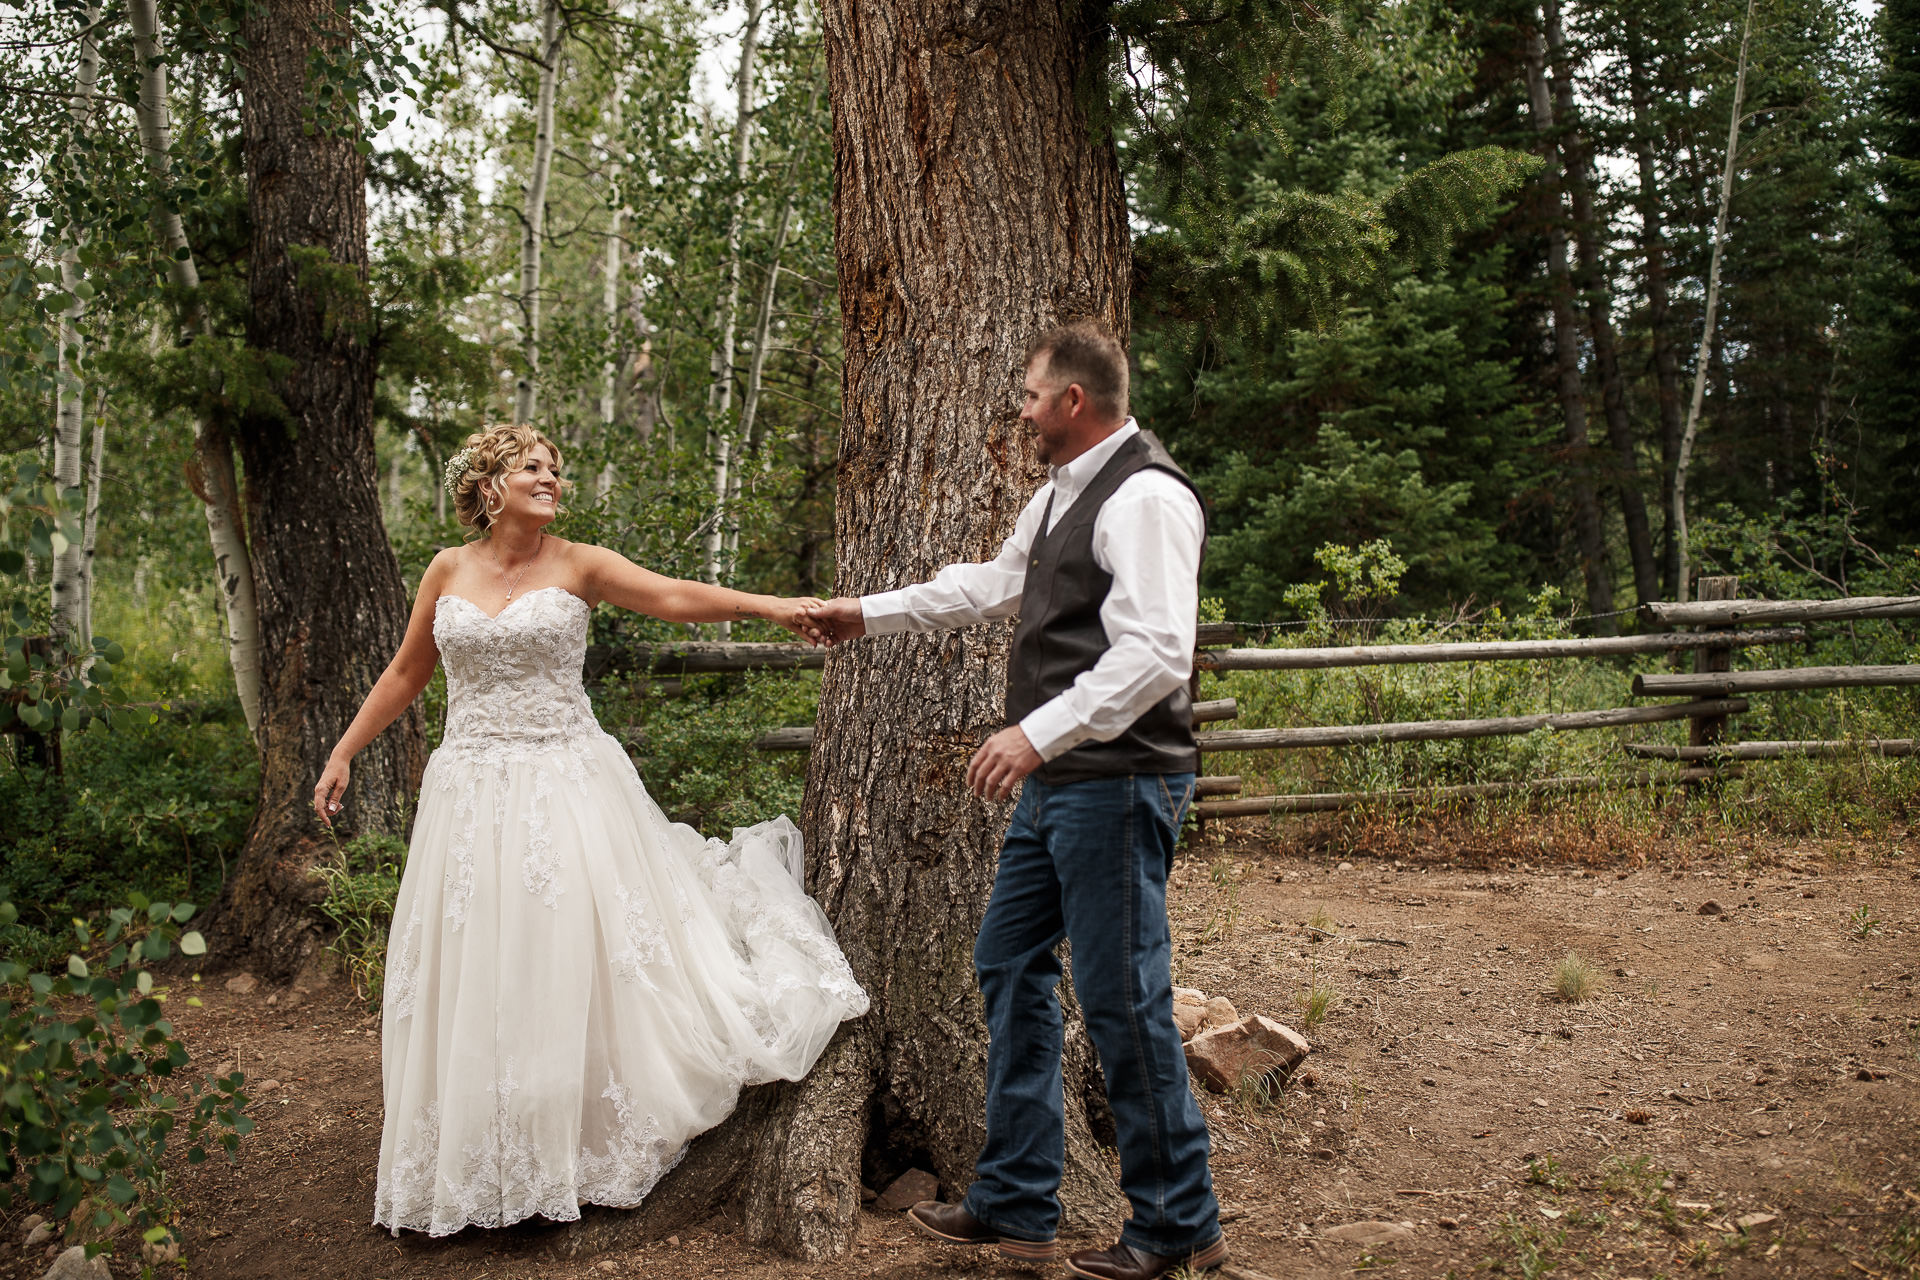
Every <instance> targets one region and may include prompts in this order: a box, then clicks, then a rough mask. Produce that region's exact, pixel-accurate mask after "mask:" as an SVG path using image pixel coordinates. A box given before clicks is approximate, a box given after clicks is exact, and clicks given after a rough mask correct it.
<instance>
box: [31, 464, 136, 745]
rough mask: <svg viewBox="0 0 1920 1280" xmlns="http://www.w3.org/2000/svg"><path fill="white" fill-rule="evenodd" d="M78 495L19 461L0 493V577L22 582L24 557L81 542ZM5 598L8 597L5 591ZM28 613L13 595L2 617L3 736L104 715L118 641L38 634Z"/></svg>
mask: <svg viewBox="0 0 1920 1280" xmlns="http://www.w3.org/2000/svg"><path fill="white" fill-rule="evenodd" d="M80 514H81V513H80V495H79V494H78V493H62V492H61V491H60V490H59V489H57V488H56V487H55V486H54V484H53V482H52V481H51V479H49V478H46V477H45V476H43V475H42V473H41V470H40V468H39V466H38V465H37V464H34V463H24V464H22V465H20V466H19V467H18V468H17V470H16V471H15V473H14V478H13V483H12V484H11V485H10V486H9V487H8V488H7V489H6V490H5V491H0V577H5V578H19V577H21V576H23V575H24V574H25V572H26V568H27V563H28V560H29V558H34V559H39V560H46V559H48V558H50V557H52V556H53V555H54V554H55V553H56V552H57V551H58V550H60V549H63V548H65V547H66V546H67V545H68V544H69V543H72V542H77V541H79V540H80ZM6 594H7V595H13V592H11V591H9V592H7V593H6ZM35 622H36V618H35V616H34V610H33V608H32V607H31V606H30V605H29V604H28V603H27V602H26V601H24V600H21V599H19V598H18V597H17V596H15V598H14V599H13V600H12V601H11V605H10V607H9V608H7V609H6V611H5V612H4V613H3V614H0V653H3V654H4V660H5V666H4V667H0V731H5V730H6V729H8V728H10V727H12V726H14V725H16V724H17V725H19V726H20V727H21V728H24V729H26V730H29V731H30V732H32V733H35V734H49V733H53V732H55V731H56V730H65V731H66V732H68V733H72V732H74V731H76V730H78V729H80V728H81V727H83V726H84V725H86V724H87V723H88V722H89V721H91V720H93V719H95V718H97V717H100V716H103V715H104V714H105V708H106V705H107V702H106V695H107V690H108V687H109V686H110V685H111V683H112V680H113V667H114V664H115V663H118V662H121V661H124V660H125V657H126V655H125V653H124V652H123V651H122V650H121V647H120V646H119V645H118V644H115V643H114V642H113V641H111V640H108V639H106V638H104V637H101V636H45V635H42V636H35V635H34V634H33V631H34V629H35Z"/></svg>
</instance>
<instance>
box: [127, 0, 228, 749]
mask: <svg viewBox="0 0 1920 1280" xmlns="http://www.w3.org/2000/svg"><path fill="white" fill-rule="evenodd" d="M127 18H128V22H129V25H131V26H132V28H133V42H134V43H133V47H134V57H135V59H136V60H137V61H138V63H139V72H140V93H139V97H138V98H137V99H136V100H135V104H134V115H135V117H136V118H137V120H138V122H139V127H140V149H141V150H142V151H143V152H145V154H146V158H147V172H148V173H149V174H150V175H151V176H152V178H153V181H154V187H155V189H156V196H155V200H154V218H153V220H154V230H155V232H156V234H157V235H158V237H159V239H160V243H161V245H162V246H163V247H164V248H165V249H166V258H167V280H168V282H169V283H171V284H172V285H173V287H174V288H175V289H178V290H179V291H180V294H181V296H182V298H183V299H184V300H185V304H186V311H185V314H184V315H183V316H182V319H181V325H180V340H181V341H182V342H192V341H193V340H194V338H195V337H196V336H198V335H199V334H200V333H201V332H202V331H203V330H204V329H205V326H206V313H205V310H204V308H202V307H201V306H200V303H199V291H200V267H199V264H198V263H197V262H196V261H195V260H194V256H193V246H192V244H190V243H189V242H188V240H187V231H186V227H185V225H184V224H183V223H182V222H181V221H180V212H179V210H178V209H176V208H174V205H173V198H172V174H173V109H172V105H171V103H169V101H168V99H167V61H166V56H165V55H166V50H165V48H164V47H163V46H162V44H161V40H160V17H159V5H158V3H157V0H128V4H127ZM193 446H194V459H193V473H194V474H193V480H194V486H195V490H196V496H197V497H199V499H200V501H201V505H202V509H203V511H204V513H205V515H206V520H207V541H208V542H209V543H210V544H211V545H212V547H213V564H214V571H215V574H216V576H217V577H218V579H219V583H220V601H221V607H222V608H223V610H224V611H225V618H226V630H227V635H226V640H227V664H228V666H230V667H231V668H232V670H233V687H234V691H235V693H236V694H237V695H238V696H239V699H240V710H241V713H242V714H243V715H245V716H246V718H247V732H248V733H250V734H252V735H253V740H254V743H255V745H258V744H259V742H260V606H259V600H258V598H257V597H256V595H255V594H254V590H253V563H252V560H251V557H250V556H249V553H248V551H247V538H246V523H245V521H244V520H243V519H242V516H241V512H240V483H239V479H238V477H236V476H235V474H234V470H233V444H232V441H231V440H230V439H229V438H228V435H227V429H226V424H225V423H224V422H222V421H221V420H220V419H219V418H217V417H216V416H214V415H213V414H211V413H207V412H201V413H199V414H198V415H197V416H196V417H195V419H194V438H193Z"/></svg>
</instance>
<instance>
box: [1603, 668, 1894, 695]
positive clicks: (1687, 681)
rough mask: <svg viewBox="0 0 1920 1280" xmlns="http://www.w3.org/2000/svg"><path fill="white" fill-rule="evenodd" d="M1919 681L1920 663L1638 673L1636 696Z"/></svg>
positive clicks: (1855, 686)
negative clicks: (1660, 673) (1663, 674)
mask: <svg viewBox="0 0 1920 1280" xmlns="http://www.w3.org/2000/svg"><path fill="white" fill-rule="evenodd" d="M1907 684H1920V666H1896V667H1784V668H1779V669H1776V670H1771V671H1708V672H1694V673H1692V674H1689V675H1672V676H1658V675H1639V676H1635V677H1634V678H1633V696H1634V697H1636V698H1659V697H1681V698H1711V697H1724V696H1725V695H1727V694H1731V693H1773V692H1778V691H1780V690H1784V689H1864V688H1889V687H1892V686H1896V685H1907Z"/></svg>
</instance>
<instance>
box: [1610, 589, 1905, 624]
mask: <svg viewBox="0 0 1920 1280" xmlns="http://www.w3.org/2000/svg"><path fill="white" fill-rule="evenodd" d="M1867 618H1920V596H1849V597H1847V598H1846V599H1844V600H1698V601H1695V602H1693V603H1691V604H1673V603H1669V602H1666V601H1649V602H1648V603H1646V604H1643V605H1641V606H1640V620H1641V621H1642V622H1646V623H1649V624H1651V625H1653V626H1656V627H1731V626H1734V625H1735V624H1737V623H1742V622H1857V621H1861V620H1863V619H1867Z"/></svg>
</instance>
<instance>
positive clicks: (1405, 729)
mask: <svg viewBox="0 0 1920 1280" xmlns="http://www.w3.org/2000/svg"><path fill="white" fill-rule="evenodd" d="M1746 709H1747V702H1746V699H1744V698H1713V699H1708V700H1706V701H1703V702H1678V703H1664V704H1661V705H1658V706H1651V707H1612V708H1608V709H1607V710H1604V711H1549V712H1545V713H1543V714H1540V715H1531V716H1496V717H1493V718H1490V719H1486V720H1401V721H1393V722H1389V723H1386V724H1332V725H1312V726H1309V727H1306V728H1301V729H1220V730H1215V731H1214V732H1212V733H1197V734H1195V735H1194V739H1195V740H1196V741H1197V742H1199V744H1200V751H1201V754H1203V755H1204V754H1206V753H1208V752H1212V751H1289V750H1296V749H1299V748H1302V747H1362V746H1372V745H1375V744H1378V743H1383V742H1432V741H1435V740H1438V739H1442V738H1497V737H1502V736H1505V735H1508V734H1516V733H1533V732H1536V731H1537V730H1540V729H1556V730H1562V731H1567V730H1577V729H1611V728H1614V727H1615V726H1617V725H1623V724H1657V723H1659V722H1660V721H1662V720H1689V719H1692V718H1693V717H1695V716H1735V715H1739V714H1740V713H1741V712H1742V711H1745V710H1746Z"/></svg>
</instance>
